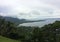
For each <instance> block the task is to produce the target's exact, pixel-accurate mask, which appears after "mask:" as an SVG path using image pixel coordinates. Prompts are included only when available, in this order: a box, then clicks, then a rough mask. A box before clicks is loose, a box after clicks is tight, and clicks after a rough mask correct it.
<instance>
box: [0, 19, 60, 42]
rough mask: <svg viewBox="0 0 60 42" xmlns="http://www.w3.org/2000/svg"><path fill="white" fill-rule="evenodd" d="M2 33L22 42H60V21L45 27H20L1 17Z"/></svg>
mask: <svg viewBox="0 0 60 42" xmlns="http://www.w3.org/2000/svg"><path fill="white" fill-rule="evenodd" d="M0 35H2V36H4V37H8V38H11V39H15V40H21V42H60V21H56V22H55V23H53V24H48V25H45V26H44V27H41V28H40V27H25V26H20V27H18V26H17V25H16V24H14V23H12V22H9V21H5V19H0Z"/></svg>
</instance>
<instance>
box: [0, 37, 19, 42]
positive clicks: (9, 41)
mask: <svg viewBox="0 0 60 42" xmlns="http://www.w3.org/2000/svg"><path fill="white" fill-rule="evenodd" d="M0 42H20V41H17V40H13V39H9V38H6V37H2V36H0Z"/></svg>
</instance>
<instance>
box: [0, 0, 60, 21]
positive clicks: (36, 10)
mask: <svg viewBox="0 0 60 42" xmlns="http://www.w3.org/2000/svg"><path fill="white" fill-rule="evenodd" d="M0 15H2V16H11V17H17V18H19V19H29V20H35V19H45V18H60V0H0Z"/></svg>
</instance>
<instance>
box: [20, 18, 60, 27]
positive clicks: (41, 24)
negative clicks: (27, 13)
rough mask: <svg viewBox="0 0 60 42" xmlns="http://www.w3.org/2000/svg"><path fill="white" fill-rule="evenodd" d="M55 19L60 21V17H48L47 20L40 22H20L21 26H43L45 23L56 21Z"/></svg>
mask: <svg viewBox="0 0 60 42" xmlns="http://www.w3.org/2000/svg"><path fill="white" fill-rule="evenodd" d="M55 21H60V19H59V18H58V19H46V20H45V21H40V22H32V23H23V24H20V26H39V27H42V26H44V25H47V24H50V23H54V22H55Z"/></svg>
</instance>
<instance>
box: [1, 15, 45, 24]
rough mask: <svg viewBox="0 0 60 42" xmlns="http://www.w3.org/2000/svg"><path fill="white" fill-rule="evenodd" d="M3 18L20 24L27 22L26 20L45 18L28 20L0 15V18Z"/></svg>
mask: <svg viewBox="0 0 60 42" xmlns="http://www.w3.org/2000/svg"><path fill="white" fill-rule="evenodd" d="M1 17H2V18H4V19H5V20H6V21H10V22H13V23H16V24H22V23H27V22H39V21H45V20H35V21H30V20H26V19H18V18H14V17H6V16H5V17H3V16H0V18H1Z"/></svg>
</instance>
